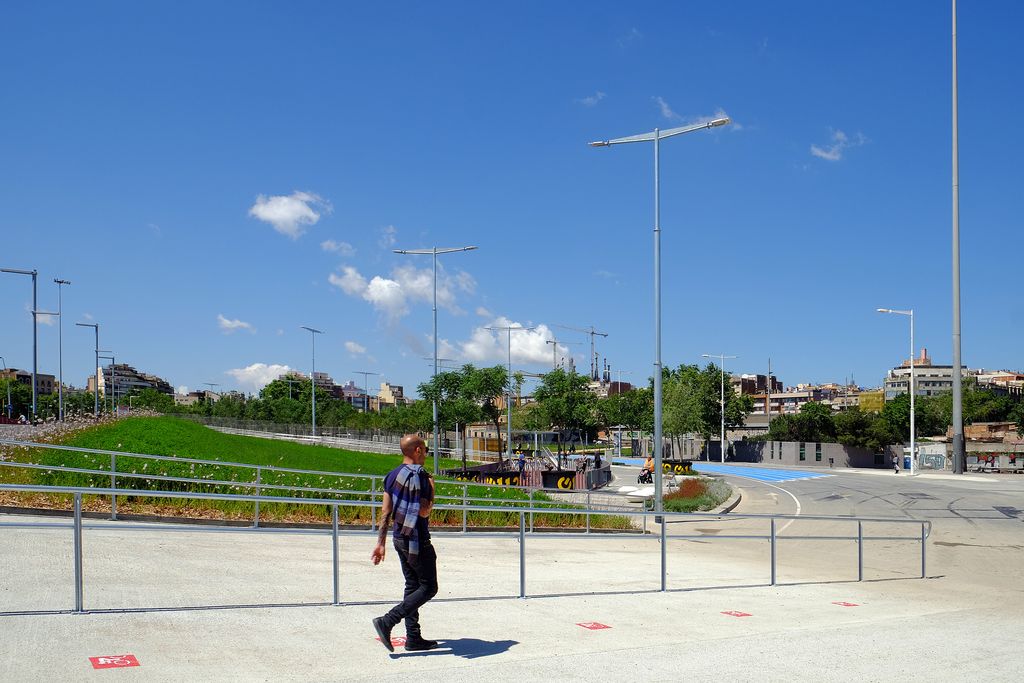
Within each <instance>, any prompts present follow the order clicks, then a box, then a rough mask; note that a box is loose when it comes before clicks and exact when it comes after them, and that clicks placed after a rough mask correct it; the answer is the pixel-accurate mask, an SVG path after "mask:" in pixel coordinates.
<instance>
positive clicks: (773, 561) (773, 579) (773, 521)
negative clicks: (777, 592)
mask: <svg viewBox="0 0 1024 683" xmlns="http://www.w3.org/2000/svg"><path fill="white" fill-rule="evenodd" d="M771 521H772V530H771V538H772V541H771V543H772V551H771V552H772V585H773V586H774V585H775V518H774V517H772V520H771Z"/></svg>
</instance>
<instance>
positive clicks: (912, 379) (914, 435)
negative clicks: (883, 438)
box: [910, 309, 917, 474]
mask: <svg viewBox="0 0 1024 683" xmlns="http://www.w3.org/2000/svg"><path fill="white" fill-rule="evenodd" d="M916 393H917V382H916V381H915V376H914V309H910V473H911V474H916V472H915V471H914V470H915V469H916V467H915V466H914V460H915V459H916V458H915V456H916V455H917V449H916V447H915V440H916V438H917V429H916V428H915V425H914V394H916Z"/></svg>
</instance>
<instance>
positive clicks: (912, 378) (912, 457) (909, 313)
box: [878, 308, 956, 474]
mask: <svg viewBox="0 0 1024 683" xmlns="http://www.w3.org/2000/svg"><path fill="white" fill-rule="evenodd" d="M878 312H879V313H892V314H895V315H905V316H909V317H910V385H909V390H910V473H911V474H916V471H915V470H916V469H917V468H916V467H915V466H914V460H915V459H916V458H917V449H916V434H915V432H916V431H917V430H916V429H915V425H914V394H916V393H917V382H916V381H915V376H914V309H910V310H909V311H898V310H896V309H893V308H879V309H878ZM953 382H954V384H955V383H956V377H955V376H954V378H953Z"/></svg>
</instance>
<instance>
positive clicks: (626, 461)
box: [615, 458, 833, 482]
mask: <svg viewBox="0 0 1024 683" xmlns="http://www.w3.org/2000/svg"><path fill="white" fill-rule="evenodd" d="M615 464H616V465H634V466H636V467H640V466H641V465H643V464H644V461H643V459H642V458H616V459H615ZM693 469H695V470H697V471H698V472H707V473H708V474H728V475H729V476H733V477H746V478H747V479H754V480H755V481H767V482H779V481H797V480H799V479H818V478H819V477H831V476H833V475H831V474H825V473H822V472H807V471H805V470H780V469H775V468H774V467H773V468H768V467H747V466H745V465H720V464H715V463H711V462H695V463H693Z"/></svg>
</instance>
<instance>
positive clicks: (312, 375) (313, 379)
mask: <svg viewBox="0 0 1024 683" xmlns="http://www.w3.org/2000/svg"><path fill="white" fill-rule="evenodd" d="M301 327H302V329H304V330H307V331H308V332H309V333H310V337H311V338H312V339H313V365H312V368H311V369H310V372H309V381H310V382H312V386H311V387H310V392H309V393H310V394H311V395H312V396H313V436H316V335H318V334H323V332H322V331H321V330H317V329H314V328H312V327H306V326H305V325H301Z"/></svg>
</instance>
